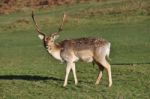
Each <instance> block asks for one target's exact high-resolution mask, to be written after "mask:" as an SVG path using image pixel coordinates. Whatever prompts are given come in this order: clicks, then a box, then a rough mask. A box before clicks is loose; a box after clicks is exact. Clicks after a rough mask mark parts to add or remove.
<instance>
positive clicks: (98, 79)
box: [95, 61, 104, 85]
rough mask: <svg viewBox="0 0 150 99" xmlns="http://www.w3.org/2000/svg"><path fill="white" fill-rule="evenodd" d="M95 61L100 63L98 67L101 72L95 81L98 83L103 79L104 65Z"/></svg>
mask: <svg viewBox="0 0 150 99" xmlns="http://www.w3.org/2000/svg"><path fill="white" fill-rule="evenodd" d="M95 63H96V64H97V65H98V68H99V74H98V77H97V80H96V82H95V84H96V85H98V84H99V83H100V81H101V79H102V75H103V70H104V67H103V66H102V65H101V64H100V63H98V62H96V61H95Z"/></svg>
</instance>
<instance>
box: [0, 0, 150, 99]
mask: <svg viewBox="0 0 150 99" xmlns="http://www.w3.org/2000/svg"><path fill="white" fill-rule="evenodd" d="M144 2H145V4H149V3H150V2H149V1H148V0H144ZM128 3H129V2H128V0H127V1H126V3H122V1H120V0H117V1H115V0H111V1H110V2H109V1H107V2H103V3H94V2H93V3H90V4H88V3H87V4H78V5H72V6H60V7H54V8H50V9H48V8H47V9H41V10H38V11H35V13H36V20H37V22H38V24H39V25H40V27H41V29H42V31H45V32H46V33H47V34H48V33H52V32H55V31H57V28H58V26H59V23H60V19H61V17H62V15H63V12H66V13H67V14H68V15H69V18H68V21H67V22H66V23H65V25H64V30H63V32H62V33H61V35H60V38H59V39H58V41H61V40H64V39H71V38H79V37H99V38H101V37H102V38H105V39H107V40H108V41H110V42H111V44H112V47H111V55H110V58H111V62H110V63H111V64H112V78H113V86H112V87H111V88H108V87H107V84H108V80H107V74H106V71H105V72H104V75H103V76H104V77H103V80H102V82H101V83H100V85H97V86H96V85H94V83H95V80H96V77H97V73H98V69H97V67H96V66H94V67H93V66H92V64H87V63H83V62H78V63H77V64H76V65H77V66H76V67H77V76H78V79H79V84H78V86H75V85H74V80H73V77H72V73H71V75H70V76H69V84H68V86H67V87H66V88H63V87H62V85H63V80H64V76H65V64H60V62H58V61H57V60H55V59H53V58H52V57H51V56H50V55H49V54H48V53H47V52H46V50H45V49H44V47H43V45H42V42H41V41H40V40H39V38H38V37H37V33H36V32H35V29H34V27H33V22H32V19H31V15H30V14H31V11H30V9H29V10H28V11H25V12H16V13H13V14H10V15H0V99H33V98H35V99H149V97H150V94H149V90H150V86H149V84H150V77H149V75H150V72H149V69H150V65H149V63H150V43H149V42H150V33H149V31H150V28H149V26H150V17H149V14H148V13H149V9H147V8H146V9H145V8H142V9H137V10H136V11H133V12H132V14H131V12H130V11H129V12H125V13H124V12H123V11H124V10H123V9H121V10H119V11H121V13H119V14H113V13H112V12H113V11H115V10H111V13H110V12H107V11H108V10H105V14H101V13H100V12H99V9H104V8H108V9H109V8H111V9H118V8H120V7H121V8H122V5H124V4H126V5H127V4H128ZM130 7H131V6H130ZM134 7H135V6H134ZM91 9H92V10H91ZM93 9H94V10H93ZM91 11H92V12H93V11H94V15H91ZM126 11H128V10H126ZM77 17H78V18H77ZM128 63H129V64H133V65H115V64H128ZM138 63H142V64H138Z"/></svg>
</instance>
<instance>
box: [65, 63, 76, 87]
mask: <svg viewBox="0 0 150 99" xmlns="http://www.w3.org/2000/svg"><path fill="white" fill-rule="evenodd" d="M71 69H72V71H73V76H74V80H75V85H77V84H78V80H77V76H76V69H75V63H74V62H68V63H67V67H66V76H65V81H64V87H65V86H67V82H68V76H69V73H70V70H71Z"/></svg>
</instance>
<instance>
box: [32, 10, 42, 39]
mask: <svg viewBox="0 0 150 99" xmlns="http://www.w3.org/2000/svg"><path fill="white" fill-rule="evenodd" d="M32 19H33V22H34V24H35V26H36V30H37V31H38V33H40V34H42V35H44V36H45V34H44V33H43V32H41V31H40V29H39V27H38V25H37V23H36V21H35V19H34V12H33V11H32Z"/></svg>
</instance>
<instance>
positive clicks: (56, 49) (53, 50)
mask: <svg viewBox="0 0 150 99" xmlns="http://www.w3.org/2000/svg"><path fill="white" fill-rule="evenodd" d="M47 50H48V52H49V53H50V54H51V55H52V56H53V57H54V58H55V59H57V60H60V61H61V62H63V59H62V58H61V56H60V52H61V47H60V45H59V44H53V45H51V46H48V49H47Z"/></svg>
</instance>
